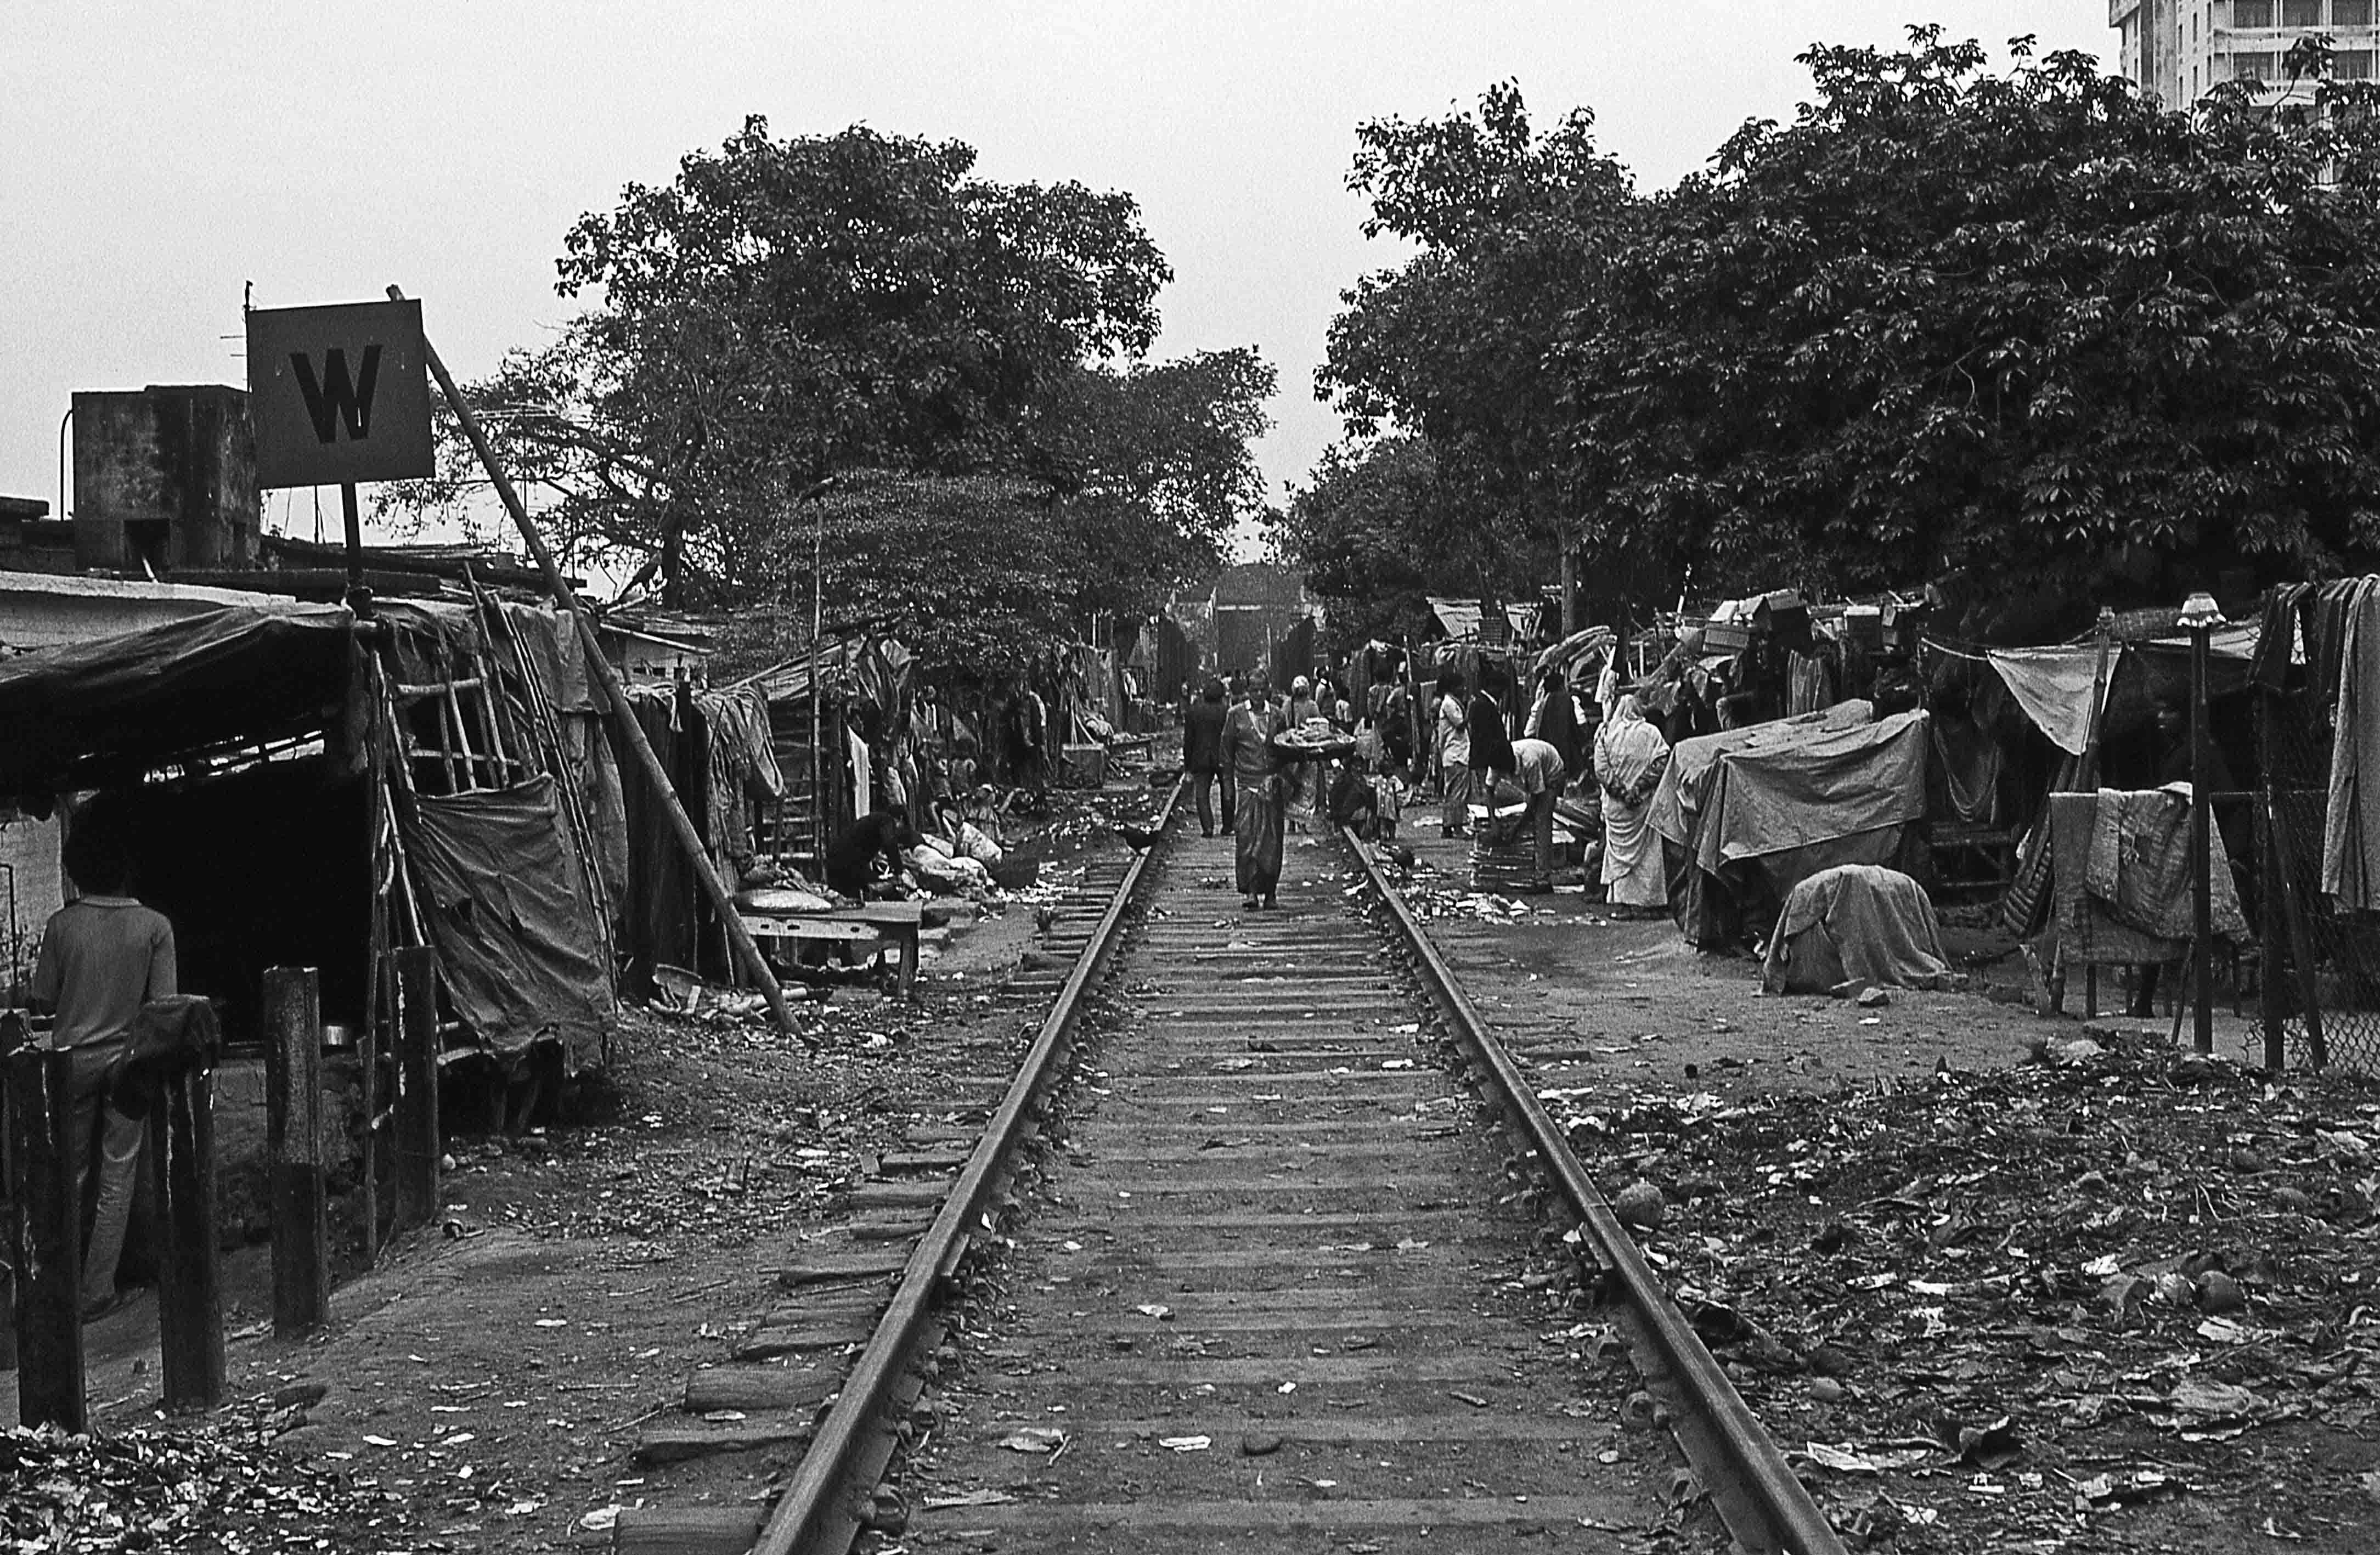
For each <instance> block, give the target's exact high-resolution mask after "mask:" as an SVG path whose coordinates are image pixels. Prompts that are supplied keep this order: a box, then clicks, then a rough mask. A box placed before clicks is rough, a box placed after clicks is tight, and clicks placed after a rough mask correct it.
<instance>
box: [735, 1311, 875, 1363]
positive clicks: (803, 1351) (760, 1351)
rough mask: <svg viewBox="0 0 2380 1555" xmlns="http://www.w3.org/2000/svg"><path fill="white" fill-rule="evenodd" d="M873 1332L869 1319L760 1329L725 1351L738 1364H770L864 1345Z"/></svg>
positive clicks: (873, 1322) (873, 1323) (872, 1319)
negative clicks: (822, 1351) (814, 1352)
mask: <svg viewBox="0 0 2380 1555" xmlns="http://www.w3.org/2000/svg"><path fill="white" fill-rule="evenodd" d="M875 1331H876V1321H875V1318H873V1317H870V1318H856V1319H850V1320H846V1321H844V1322H839V1323H811V1324H807V1325H805V1326H803V1327H800V1328H784V1329H771V1328H763V1329H760V1330H758V1331H757V1332H755V1333H754V1334H753V1335H752V1336H751V1337H750V1338H749V1339H747V1340H745V1341H743V1342H741V1343H739V1344H737V1345H736V1346H735V1348H734V1349H732V1350H731V1351H729V1352H728V1354H729V1355H730V1356H731V1357H732V1358H734V1359H735V1360H739V1361H771V1360H775V1359H776V1358H777V1357H778V1356H780V1355H808V1354H810V1353H811V1352H813V1351H818V1350H841V1349H844V1348H847V1347H848V1346H851V1345H854V1344H865V1343H867V1342H868V1335H870V1334H872V1333H874V1332H875Z"/></svg>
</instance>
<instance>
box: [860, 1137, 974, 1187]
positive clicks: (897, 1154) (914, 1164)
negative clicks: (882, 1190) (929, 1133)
mask: <svg viewBox="0 0 2380 1555" xmlns="http://www.w3.org/2000/svg"><path fill="white" fill-rule="evenodd" d="M912 1132H913V1133H914V1132H915V1131H914V1130H912ZM972 1154H974V1151H972V1150H896V1151H894V1152H892V1154H890V1155H888V1156H886V1157H884V1159H883V1160H880V1161H878V1162H877V1163H876V1165H877V1170H878V1171H880V1172H883V1173H884V1174H885V1175H886V1176H888V1177H898V1176H905V1175H910V1174H914V1173H917V1172H956V1171H957V1170H958V1169H959V1168H960V1167H962V1166H965V1164H966V1163H967V1157H968V1156H970V1155H972Z"/></svg>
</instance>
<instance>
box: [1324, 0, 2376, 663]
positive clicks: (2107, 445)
mask: <svg viewBox="0 0 2380 1555" xmlns="http://www.w3.org/2000/svg"><path fill="white" fill-rule="evenodd" d="M2011 55H2012V63H2011V65H2010V67H2009V68H2007V69H2006V70H2005V71H1994V70H1991V69H1989V68H1987V59H1986V56H1985V53H1984V51H1983V50H1982V49H1981V48H1980V47H1978V46H1977V45H1976V44H1974V43H1950V42H1947V41H1945V39H1944V37H1943V35H1942V33H1941V31H1940V30H1939V29H1936V28H1919V29H1913V30H1912V32H1911V35H1910V42H1909V45H1908V47H1907V48H1905V49H1902V50H1899V51H1887V50H1876V49H1864V48H1857V49H1854V48H1831V47H1820V48H1814V49H1812V50H1811V51H1809V52H1808V53H1806V54H1804V55H1803V56H1802V58H1803V63H1804V64H1805V65H1807V66H1808V67H1809V68H1810V70H1811V72H1812V76H1813V79H1814V83H1815V93H1814V100H1813V101H1812V102H1811V103H1807V104H1805V105H1804V106H1803V108H1802V109H1801V110H1800V112H1799V113H1798V114H1797V115H1796V116H1795V117H1794V118H1793V119H1792V121H1791V122H1790V123H1786V124H1778V123H1772V122H1766V121H1755V122H1753V123H1750V124H1747V125H1745V126H1744V127H1743V129H1741V130H1740V131H1739V132H1738V133H1737V134H1735V135H1734V136H1733V137H1732V138H1730V140H1728V141H1727V142H1726V143H1725V144H1724V145H1723V146H1722V147H1721V148H1720V149H1719V151H1718V154H1717V155H1716V156H1715V158H1714V159H1713V161H1712V164H1711V165H1710V167H1709V168H1708V169H1707V170H1706V171H1705V172H1703V173H1700V174H1697V175H1694V176H1689V177H1687V178H1686V179H1684V180H1682V182H1681V183H1680V184H1679V185H1678V186H1677V187H1676V188H1673V189H1670V190H1668V191H1665V192H1662V193H1659V194H1656V195H1652V196H1638V195H1635V194H1633V193H1632V192H1630V191H1628V190H1627V189H1626V187H1625V184H1624V181H1623V180H1621V179H1620V178H1619V177H1618V176H1617V175H1616V173H1614V172H1610V171H1607V170H1605V169H1604V168H1603V167H1602V165H1601V164H1600V163H1599V162H1598V160H1597V158H1596V157H1595V156H1594V154H1593V152H1592V150H1591V147H1589V146H1588V145H1587V143H1586V141H1585V122H1584V120H1583V119H1582V118H1580V117H1578V116H1576V115H1573V118H1572V119H1570V120H1566V121H1564V128H1561V129H1558V130H1557V131H1555V132H1554V133H1553V134H1551V135H1548V136H1546V137H1542V138H1530V137H1527V136H1526V135H1525V134H1524V132H1523V129H1522V127H1523V126H1524V125H1525V122H1526V121H1525V118H1524V115H1523V114H1522V113H1521V110H1520V108H1519V104H1518V100H1517V94H1512V96H1511V97H1510V98H1509V100H1508V99H1506V98H1504V97H1503V96H1500V93H1491V94H1490V97H1489V99H1488V101H1487V102H1485V103H1483V105H1482V109H1481V112H1480V114H1479V115H1477V116H1476V117H1474V116H1472V115H1456V116H1454V117H1452V118H1450V119H1448V120H1446V121H1443V122H1441V123H1439V124H1438V125H1435V126H1425V127H1419V128H1411V127H1398V133H1396V134H1394V135H1388V134H1385V133H1384V132H1383V131H1382V130H1380V129H1379V128H1378V127H1375V128H1372V129H1367V130H1366V132H1365V136H1364V138H1363V140H1362V142H1361V144H1362V150H1361V151H1359V154H1358V159H1357V164H1356V166H1357V173H1356V181H1357V182H1358V185H1359V187H1364V188H1369V189H1372V190H1374V191H1375V196H1376V207H1377V219H1378V222H1380V223H1381V224H1384V227H1385V229H1386V230H1390V231H1394V232H1398V233H1401V234H1403V235H1406V236H1410V237H1414V238H1415V241H1417V242H1419V243H1421V244H1422V245H1423V247H1422V249H1421V252H1420V253H1419V254H1417V255H1416V256H1415V259H1414V260H1413V261H1410V262H1409V263H1408V264H1407V265H1405V266H1404V267H1403V268H1402V269H1401V270H1399V271H1397V272H1395V273H1391V274H1390V275H1388V276H1386V277H1375V278H1374V279H1373V280H1371V281H1368V282H1366V283H1365V284H1364V285H1362V286H1359V287H1358V288H1357V289H1356V291H1354V292H1353V293H1351V294H1350V297H1349V300H1350V307H1349V310H1348V311H1347V313H1345V314H1342V318H1341V320H1340V322H1339V324H1338V325H1337V326H1336V327H1335V328H1334V331H1333V336H1332V352H1331V361H1330V367H1329V368H1328V369H1327V370H1326V374H1325V383H1326V386H1332V387H1335V388H1336V389H1337V391H1338V393H1339V395H1340V402H1341V405H1342V409H1343V410H1346V411H1347V412H1348V413H1349V414H1350V416H1351V419H1352V421H1353V424H1354V426H1355V427H1356V429H1357V430H1362V428H1363V427H1364V426H1365V425H1366V419H1373V418H1377V419H1381V420H1383V421H1390V420H1392V421H1393V423H1394V424H1396V425H1399V426H1403V427H1406V428H1409V429H1411V430H1413V431H1417V432H1418V433H1419V434H1420V435H1422V436H1423V437H1424V438H1425V439H1426V440H1427V442H1428V443H1429V444H1430V447H1431V449H1432V451H1433V453H1435V454H1437V455H1438V456H1439V461H1440V470H1441V479H1442V480H1445V481H1446V482H1448V483H1449V484H1453V483H1456V482H1464V483H1470V484H1474V485H1475V487H1476V488H1477V489H1479V490H1481V491H1483V492H1493V493H1497V494H1499V495H1504V496H1510V495H1511V494H1512V493H1516V492H1536V493H1539V496H1538V498H1537V500H1536V502H1535V503H1533V504H1532V503H1524V504H1523V510H1524V512H1526V513H1529V514H1536V515H1542V514H1543V513H1544V512H1545V511H1547V503H1546V500H1545V498H1544V496H1543V493H1545V492H1548V491H1549V490H1550V491H1551V492H1554V493H1555V494H1556V499H1557V500H1556V504H1555V505H1556V509H1557V511H1559V510H1560V506H1561V504H1562V501H1563V500H1564V499H1574V503H1575V506H1574V508H1573V509H1572V511H1574V512H1575V513H1576V515H1577V516H1578V518H1579V520H1580V523H1581V533H1582V537H1583V541H1584V544H1585V549H1586V552H1587V553H1588V554H1589V555H1590V556H1591V557H1592V558H1593V559H1594V562H1595V565H1596V566H1597V569H1598V570H1599V571H1609V570H1614V569H1615V568H1617V567H1620V566H1623V565H1624V566H1625V567H1626V568H1628V569H1629V570H1631V571H1632V572H1633V573H1634V574H1635V575H1637V576H1639V577H1646V578H1648V579H1652V580H1655V581H1654V582H1653V584H1652V585H1651V586H1653V587H1657V588H1658V589H1659V590H1660V591H1661V592H1662V593H1665V594H1666V593H1668V592H1669V591H1670V590H1671V589H1675V588H1678V587H1683V586H1692V587H1693V588H1694V589H1697V590H1698V591H1705V592H1711V591H1720V592H1734V591H1740V590H1742V589H1746V588H1750V587H1755V586H1768V585H1777V584H1784V583H1800V584H1803V585H1804V586H1807V587H1813V588H1819V589H1839V590H1845V591H1852V590H1864V589H1874V588H1878V587H1882V586H1886V585H1894V586H1901V587H1906V586H1909V585H1911V584H1913V583H1918V582H1926V581H1945V582H1947V583H1948V584H1949V586H1950V588H1951V589H1952V590H1953V591H1954V592H1956V593H1959V594H1961V595H1963V596H1964V597H1965V598H1967V599H1969V600H1972V601H1974V602H1975V604H1976V605H1977V610H1976V614H1975V618H1974V621H1973V622H1972V623H1971V625H1974V626H1981V625H1982V624H1983V623H1984V622H1985V620H1986V619H1987V618H1988V617H1989V616H1991V615H1992V614H1993V613H1995V612H1996V611H1998V610H2000V609H2002V608H2003V607H2006V606H2008V605H2010V603H2011V602H2019V601H2040V600H2044V599H2053V600H2064V601H2069V603H2070V606H2071V608H2072V609H2073V611H2074V612H2075V613H2078V614H2080V615H2081V616H2082V618H2083V619H2086V620H2087V601H2097V600H2106V601H2111V602H2136V601H2168V600H2170V599H2172V598H2176V597H2178V595H2179V591H2180V589H2182V588H2183V587H2186V586H2190V585H2193V584H2199V583H2206V582H2213V581H2216V578H2217V577H2218V576H2223V575H2228V576H2231V577H2239V576H2240V575H2241V574H2242V573H2246V574H2250V575H2254V576H2262V577H2279V576H2300V575H2307V574H2320V573H2324V572H2328V571H2333V570H2337V569H2339V568H2341V567H2345V566H2351V565H2370V564H2371V562H2372V560H2373V557H2374V551H2375V549H2380V459H2375V457H2374V450H2375V446H2380V328H2375V327H2374V326H2375V325H2380V285H2374V283H2375V281H2380V273H2375V266H2380V200H2375V193H2380V113H2375V112H2374V108H2375V106H2380V93H2376V92H2375V91H2374V88H2373V86H2372V85H2371V84H2369V83H2365V82H2339V81H2335V80H2332V79H2328V77H2327V75H2326V71H2325V60H2324V59H2323V58H2322V57H2321V51H2319V50H2312V51H2305V52H2304V54H2303V56H2302V57H2300V58H2298V59H2296V60H2295V61H2294V62H2293V67H2294V68H2295V69H2297V70H2298V71H2299V72H2301V74H2303V75H2305V76H2306V77H2307V78H2308V79H2309V80H2311V82H2312V85H2311V87H2310V88H2308V87H2304V86H2301V88H2300V89H2299V91H2298V93H2297V94H2296V98H2297V99H2298V100H2292V101H2288V102H2284V103H2278V104H2273V103H2265V102H2264V101H2260V95H2261V89H2259V88H2258V87H2257V86H2256V85H2255V84H2254V83H2250V82H2230V83H2225V84H2224V85H2222V86H2219V87H2217V88H2216V90H2215V91H2214V92H2213V93H2212V94H2210V96H2209V97H2208V98H2207V99H2205V100H2204V102H2202V103H2199V104H2197V105H2196V107H2195V109H2194V111H2193V112H2192V113H2190V114H2181V113H2169V112H2167V111H2165V110H2163V109H2161V108H2160V107H2159V106H2158V105H2156V104H2155V103H2154V102H2151V101H2148V100H2145V99H2143V97H2142V96H2141V95H2140V94H2139V93H2138V92H2137V91H2134V89H2133V88H2132V87H2131V86H2130V85H2129V84H2128V83H2126V82H2124V81H2122V80H2120V79H2112V78H2108V77H2106V76H2103V75H2101V74H2100V73H2099V71H2098V69H2097V67H2096V65H2095V62H2094V61H2093V60H2091V59H2090V58H2089V57H2088V56H2085V55H2078V54H2052V55H2046V56H2037V55H2036V54H2035V52H2034V49H2033V48H2032V45H2031V44H2030V43H2029V42H2028V41H2026V40H2018V41H2017V43H2015V44H2013V45H2012V48H2011ZM1503 90H1505V89H1500V91H1503ZM2301 100H2302V101H2301ZM1549 147H1550V148H1553V150H1550V151H1549ZM1384 173H1385V174H1392V175H1394V176H1393V177H1389V178H1384ZM1503 213H1511V214H1510V216H1509V220H1506V219H1505V218H1504V216H1503ZM1500 222H1502V223H1503V225H1500ZM1508 232H1509V234H1510V236H1509V237H1507V236H1505V234H1507V233H1508ZM1522 257H1525V258H1526V259H1527V260H1528V261H1530V262H1528V263H1526V264H1524V263H1523V262H1522ZM1533 377H1534V379H1535V380H1536V381H1535V382H1534V383H1532V382H1530V380H1531V379H1532V378H1533ZM1434 383H1445V384H1447V385H1449V386H1448V387H1446V388H1445V389H1443V390H1440V389H1438V388H1436V387H1434ZM1479 407H1488V408H1485V409H1482V408H1479ZM1500 436H1501V438H1502V441H1501V442H1499V437H1500ZM1520 528H1521V529H1522V530H1523V534H1522V537H1521V538H1522V539H1526V538H1528V537H1529V536H1531V535H1533V534H1541V533H1542V532H1543V527H1542V524H1541V523H1539V524H1525V525H1522V526H1520Z"/></svg>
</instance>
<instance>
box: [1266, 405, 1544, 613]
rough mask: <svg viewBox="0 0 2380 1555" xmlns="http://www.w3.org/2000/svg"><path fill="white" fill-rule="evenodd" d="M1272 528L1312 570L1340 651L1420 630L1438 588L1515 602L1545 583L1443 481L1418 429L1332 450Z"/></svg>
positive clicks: (1311, 582)
mask: <svg viewBox="0 0 2380 1555" xmlns="http://www.w3.org/2000/svg"><path fill="white" fill-rule="evenodd" d="M1269 526H1270V540H1271V544H1272V549H1273V552H1274V554H1275V555H1276V556H1277V557H1278V558H1279V559H1280V560H1281V561H1282V562H1284V563H1286V564H1288V565H1291V566H1293V567H1295V568H1297V569H1298V570H1299V571H1300V572H1302V573H1304V574H1305V586H1306V588H1307V589H1309V590H1311V591H1312V592H1313V593H1314V594H1315V595H1316V596H1317V597H1318V598H1319V599H1320V600H1321V601H1323V619H1324V624H1325V626H1327V627H1328V629H1329V633H1330V640H1331V642H1332V644H1333V645H1334V646H1335V647H1338V648H1341V649H1352V648H1354V646H1355V645H1357V644H1359V643H1362V642H1364V641H1366V639H1368V638H1381V639H1383V640H1385V641H1390V642H1393V641H1396V640H1397V639H1398V638H1400V637H1401V636H1403V635H1405V634H1408V633H1410V634H1413V635H1415V636H1416V637H1417V636H1419V635H1420V634H1421V633H1422V632H1423V630H1424V629H1425V628H1426V627H1427V626H1428V625H1429V622H1430V610H1429V596H1430V595H1432V594H1440V595H1495V596H1497V597H1499V598H1505V599H1511V598H1517V597H1520V596H1522V595H1524V594H1532V593H1534V592H1535V590H1536V577H1534V576H1532V575H1531V574H1529V572H1528V571H1527V569H1526V567H1525V565H1518V566H1516V565H1514V564H1515V561H1516V558H1515V557H1514V555H1513V553H1512V552H1511V551H1509V550H1507V549H1506V548H1505V547H1503V546H1502V545H1500V544H1499V543H1497V542H1496V541H1495V540H1494V537H1493V533H1492V530H1491V529H1490V528H1488V527H1487V526H1484V525H1481V524H1478V523H1476V522H1474V521H1473V520H1472V519H1471V517H1470V516H1468V515H1467V514H1466V513H1465V511H1464V510H1463V506H1462V504H1461V502H1460V500H1459V498H1458V497H1456V496H1455V495H1454V494H1452V493H1451V492H1448V491H1447V490H1446V488H1445V487H1444V486H1443V485H1442V483H1441V482H1440V481H1439V472H1438V460H1437V457H1436V456H1435V454H1433V452H1432V451H1431V448H1430V445H1429V443H1427V442H1425V441H1424V440H1423V439H1421V438H1418V437H1415V436H1413V435H1411V434H1409V433H1395V434H1391V435H1389V436H1386V437H1382V438H1379V439H1378V440H1377V441H1375V442H1372V443H1363V444H1338V445H1334V446H1332V447H1330V448H1327V449H1325V450H1324V451H1323V455H1322V458H1321V460H1320V462H1319V463H1318V464H1317V465H1316V466H1315V468H1314V474H1313V476H1312V478H1311V479H1310V480H1308V481H1307V482H1306V484H1305V486H1303V487H1301V488H1299V489H1298V490H1296V491H1294V492H1291V494H1290V500H1289V505H1288V507H1287V508H1286V509H1284V510H1281V511H1280V512H1277V513H1275V514H1273V515H1271V516H1270V520H1269Z"/></svg>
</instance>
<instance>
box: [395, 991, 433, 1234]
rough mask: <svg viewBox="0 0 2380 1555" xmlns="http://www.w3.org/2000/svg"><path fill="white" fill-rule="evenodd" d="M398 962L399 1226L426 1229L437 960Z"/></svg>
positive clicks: (430, 1208) (429, 1210)
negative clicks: (422, 1226) (417, 1226)
mask: <svg viewBox="0 0 2380 1555" xmlns="http://www.w3.org/2000/svg"><path fill="white" fill-rule="evenodd" d="M395 962H396V1019H395V1022H394V1023H392V1024H393V1025H394V1027H395V1038H396V1101H395V1107H394V1108H393V1110H392V1113H391V1122H392V1124H393V1126H394V1127H395V1133H396V1149H395V1155H396V1223H397V1224H398V1225H399V1226H407V1225H427V1224H428V1223H429V1222H430V1221H432V1220H434V1219H435V1218H436V1217H437V1214H438V1155H439V1141H438V1047H439V1038H438V956H437V953H436V952H435V951H432V950H431V948H430V947H429V946H427V945H412V946H407V947H405V948H402V949H399V950H398V951H396V952H395Z"/></svg>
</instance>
